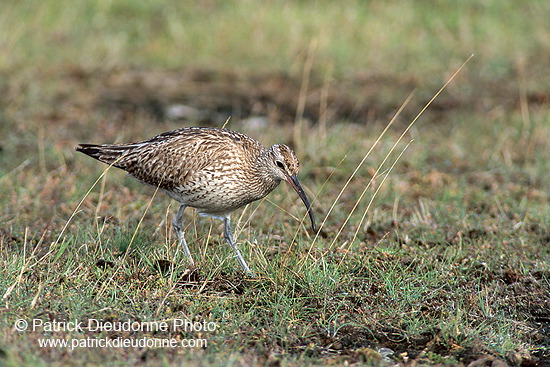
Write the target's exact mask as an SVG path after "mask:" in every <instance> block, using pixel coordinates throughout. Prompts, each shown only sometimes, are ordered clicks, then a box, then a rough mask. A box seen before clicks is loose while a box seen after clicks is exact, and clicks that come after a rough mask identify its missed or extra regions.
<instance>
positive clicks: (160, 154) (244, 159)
mask: <svg viewBox="0 0 550 367" xmlns="http://www.w3.org/2000/svg"><path fill="white" fill-rule="evenodd" d="M76 150H77V151H79V152H82V153H85V154H87V155H89V156H91V157H93V158H95V159H97V160H99V161H101V162H104V163H107V164H110V165H113V166H114V167H118V168H121V169H123V170H125V171H127V172H128V173H129V174H130V175H132V176H133V177H135V178H136V179H138V180H139V181H141V182H143V183H145V184H148V185H151V186H154V187H159V188H160V189H161V190H163V191H164V192H166V193H167V194H168V195H169V196H170V197H171V198H173V199H174V200H177V201H178V202H180V203H181V204H182V205H181V207H180V209H179V210H178V213H177V214H176V217H175V218H174V221H173V225H174V229H175V231H176V233H177V235H178V237H179V239H180V243H181V245H182V247H183V249H184V251H185V253H186V255H187V256H188V257H189V259H190V261H191V263H193V259H192V257H191V255H190V253H189V250H188V248H187V244H186V243H185V239H184V237H183V232H182V228H181V218H182V215H183V210H184V209H185V207H186V206H190V207H194V208H197V209H198V210H199V213H201V214H205V215H210V216H214V217H218V218H221V219H223V220H224V224H225V230H224V232H225V238H226V240H227V242H228V243H229V245H230V246H231V247H232V248H233V250H234V251H235V254H236V256H237V258H238V260H239V262H240V263H241V266H242V267H243V269H244V270H245V271H246V272H248V273H251V272H250V269H249V268H248V266H247V265H246V262H245V261H244V259H243V258H242V256H241V255H240V253H239V250H238V249H237V247H236V246H235V244H234V240H233V236H232V234H231V230H230V226H229V216H230V213H231V212H233V211H234V210H235V209H238V208H240V207H241V206H243V205H246V204H248V203H251V202H253V201H256V200H258V199H261V198H263V197H264V196H266V195H267V194H269V193H270V192H271V191H273V189H275V187H277V186H278V185H279V183H280V182H281V180H284V181H287V182H288V183H289V184H290V185H291V186H292V187H293V188H294V190H296V192H297V193H298V194H299V195H300V198H301V199H302V201H303V202H304V204H305V205H306V208H307V211H308V213H309V216H310V218H311V223H312V228H313V230H314V231H315V230H316V228H315V219H314V216H313V212H312V211H311V207H310V205H309V201H308V200H307V197H306V195H305V193H304V191H303V189H302V187H301V186H300V183H299V181H298V179H297V177H296V174H297V173H298V171H299V169H300V164H299V162H298V158H297V157H296V155H295V153H294V152H293V151H292V149H290V148H289V147H288V146H286V145H282V144H276V145H273V146H271V147H270V148H269V149H266V148H265V147H264V146H263V145H262V144H260V143H259V142H257V141H256V140H254V139H252V138H250V137H249V136H247V135H244V134H241V133H238V132H235V131H231V130H227V129H217V128H201V127H188V128H182V129H178V130H174V131H169V132H166V133H163V134H160V135H158V136H155V137H153V138H151V139H149V140H146V141H143V142H139V143H130V144H105V145H93V144H80V145H79V146H78V147H76Z"/></svg>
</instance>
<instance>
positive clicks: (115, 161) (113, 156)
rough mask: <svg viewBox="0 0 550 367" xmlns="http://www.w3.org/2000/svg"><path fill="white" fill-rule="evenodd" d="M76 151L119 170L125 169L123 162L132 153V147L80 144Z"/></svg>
mask: <svg viewBox="0 0 550 367" xmlns="http://www.w3.org/2000/svg"><path fill="white" fill-rule="evenodd" d="M75 150H76V151H77V152H81V153H84V154H86V155H89V156H90V157H92V158H95V159H97V160H98V161H100V162H103V163H107V164H111V165H113V166H115V167H118V168H124V167H123V164H122V162H121V160H122V158H123V157H125V156H126V155H127V154H128V153H129V152H130V146H128V145H116V144H104V145H96V144H78V146H76V147H75Z"/></svg>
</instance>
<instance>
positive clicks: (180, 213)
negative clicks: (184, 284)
mask: <svg viewBox="0 0 550 367" xmlns="http://www.w3.org/2000/svg"><path fill="white" fill-rule="evenodd" d="M185 208H186V206H185V204H181V206H180V208H179V210H178V212H177V213H176V216H175V217H174V220H172V225H173V226H174V232H176V236H178V240H179V241H180V243H179V247H181V248H183V253H184V254H185V256H187V258H188V259H189V262H190V263H191V265H193V266H194V265H195V262H194V261H193V258H192V257H191V252H190V251H189V247H187V242H185V237H184V236H183V228H182V226H181V220H182V218H183V211H184V210H185Z"/></svg>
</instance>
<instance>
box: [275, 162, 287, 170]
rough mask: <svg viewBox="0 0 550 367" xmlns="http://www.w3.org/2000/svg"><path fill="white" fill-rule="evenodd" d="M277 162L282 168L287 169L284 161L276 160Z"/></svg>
mask: <svg viewBox="0 0 550 367" xmlns="http://www.w3.org/2000/svg"><path fill="white" fill-rule="evenodd" d="M275 163H277V167H279V168H282V169H285V164H284V163H283V162H281V161H277V162H275Z"/></svg>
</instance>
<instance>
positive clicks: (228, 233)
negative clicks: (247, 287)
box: [223, 216, 255, 277]
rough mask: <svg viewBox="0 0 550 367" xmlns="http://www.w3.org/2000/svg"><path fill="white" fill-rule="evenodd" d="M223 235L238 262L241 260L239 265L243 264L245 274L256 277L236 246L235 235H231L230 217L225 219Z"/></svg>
mask: <svg viewBox="0 0 550 367" xmlns="http://www.w3.org/2000/svg"><path fill="white" fill-rule="evenodd" d="M223 224H224V226H223V234H224V237H225V240H226V241H227V243H228V244H229V246H231V248H232V249H233V252H234V253H235V257H236V258H237V260H239V264H241V267H242V268H243V270H244V272H245V273H246V274H247V275H248V276H251V277H254V276H255V275H254V273H253V272H252V271H251V270H250V268H249V267H248V265H247V264H246V261H244V259H243V255H241V252H240V251H239V249H238V248H237V245H236V244H235V240H234V239H233V234H232V233H231V225H230V224H229V216H227V217H225V218H223Z"/></svg>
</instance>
